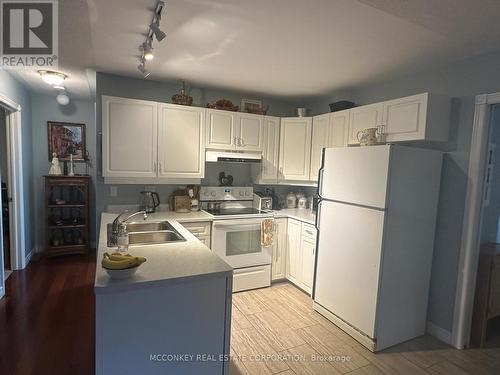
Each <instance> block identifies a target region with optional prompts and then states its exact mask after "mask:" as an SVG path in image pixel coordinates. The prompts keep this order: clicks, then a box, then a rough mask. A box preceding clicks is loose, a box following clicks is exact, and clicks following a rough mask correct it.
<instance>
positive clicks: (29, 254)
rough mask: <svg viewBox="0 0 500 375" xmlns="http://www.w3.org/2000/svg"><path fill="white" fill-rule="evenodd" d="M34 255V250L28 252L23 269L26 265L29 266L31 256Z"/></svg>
mask: <svg viewBox="0 0 500 375" xmlns="http://www.w3.org/2000/svg"><path fill="white" fill-rule="evenodd" d="M35 253H36V248H33V249H31V250H30V252H29V253H28V254H26V258H25V259H26V265H25V267H28V264H30V260H31V258H32V257H33V255H34V254H35Z"/></svg>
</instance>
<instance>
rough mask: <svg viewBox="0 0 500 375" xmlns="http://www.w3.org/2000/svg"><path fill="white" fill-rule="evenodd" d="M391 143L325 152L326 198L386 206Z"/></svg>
mask: <svg viewBox="0 0 500 375" xmlns="http://www.w3.org/2000/svg"><path fill="white" fill-rule="evenodd" d="M390 149H391V146H369V147H338V148H327V149H325V151H324V161H323V167H322V169H321V170H320V189H319V194H320V196H321V197H322V198H323V199H328V200H335V201H340V202H346V203H353V204H358V205H362V206H369V207H377V208H385V207H386V195H387V179H388V175H389V157H390Z"/></svg>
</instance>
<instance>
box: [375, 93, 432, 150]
mask: <svg viewBox="0 0 500 375" xmlns="http://www.w3.org/2000/svg"><path fill="white" fill-rule="evenodd" d="M427 99H428V94H427V93H425V94H419V95H413V96H408V97H405V98H399V99H395V100H389V101H387V102H384V110H383V119H382V124H383V128H382V131H383V133H385V140H386V141H387V142H397V141H410V140H419V139H421V140H423V139H425V126H426V120H427Z"/></svg>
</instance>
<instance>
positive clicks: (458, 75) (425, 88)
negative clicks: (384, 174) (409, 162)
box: [307, 54, 500, 331]
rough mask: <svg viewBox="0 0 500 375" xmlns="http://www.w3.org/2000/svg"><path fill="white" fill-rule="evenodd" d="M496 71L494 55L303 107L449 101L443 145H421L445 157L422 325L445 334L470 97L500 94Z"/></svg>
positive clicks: (448, 327)
mask: <svg viewBox="0 0 500 375" xmlns="http://www.w3.org/2000/svg"><path fill="white" fill-rule="evenodd" d="M499 66H500V54H494V55H489V56H482V57H479V58H474V59H469V60H464V61H461V62H459V63H456V64H453V65H449V66H446V67H443V68H440V69H435V70H431V71H425V72H421V73H418V74H414V75H410V76H404V77H400V78H398V79H394V80H391V81H386V82H381V83H378V84H373V85H367V86H363V87H355V88H352V89H349V90H343V91H342V92H332V93H331V94H329V95H325V96H323V97H322V98H315V99H314V100H311V101H309V102H308V104H307V106H308V107H309V108H312V110H313V112H314V113H316V114H318V113H324V112H328V103H330V102H332V101H336V100H342V99H345V100H352V101H354V102H355V103H357V104H358V105H363V104H369V103H375V102H379V101H383V100H387V99H393V98H398V97H402V96H406V95H412V94H417V93H421V92H431V93H436V94H442V95H446V96H448V97H450V98H452V110H451V123H450V136H449V142H447V143H446V144H443V145H422V146H429V147H433V148H436V147H437V148H440V149H442V150H443V151H445V152H446V153H445V155H444V163H443V171H442V179H441V192H440V202H439V207H438V219H437V227H436V230H437V232H436V236H435V246H434V260H433V268H432V279H431V290H430V296H429V298H430V299H429V311H428V313H429V315H428V319H429V320H430V321H431V322H432V323H434V324H436V325H437V326H439V327H441V328H443V329H445V330H448V331H451V330H452V326H453V315H454V304H455V293H456V285H457V278H458V263H459V254H460V246H461V233H462V220H463V214H464V204H465V192H466V184H467V170H468V164H469V150H470V142H471V136H472V125H473V118H474V96H475V95H478V94H485V93H491V92H499V91H500V69H499ZM395 282H397V280H395Z"/></svg>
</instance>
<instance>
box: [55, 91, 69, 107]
mask: <svg viewBox="0 0 500 375" xmlns="http://www.w3.org/2000/svg"><path fill="white" fill-rule="evenodd" d="M56 100H57V102H58V103H59V104H60V105H68V104H69V96H68V95H67V94H66V93H62V94H59V95H57V96H56Z"/></svg>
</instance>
